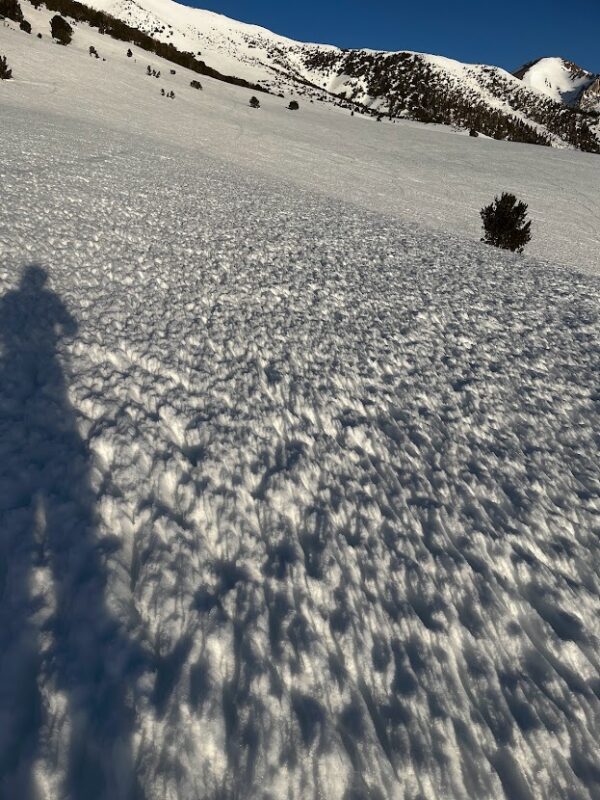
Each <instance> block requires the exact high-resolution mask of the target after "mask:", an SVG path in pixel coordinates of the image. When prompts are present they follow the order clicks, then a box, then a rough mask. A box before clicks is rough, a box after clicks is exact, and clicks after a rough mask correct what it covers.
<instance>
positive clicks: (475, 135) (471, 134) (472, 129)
mask: <svg viewBox="0 0 600 800" xmlns="http://www.w3.org/2000/svg"><path fill="white" fill-rule="evenodd" d="M469 136H472V137H473V138H474V139H477V137H478V136H479V132H478V131H476V130H475V128H471V130H470V131H469Z"/></svg>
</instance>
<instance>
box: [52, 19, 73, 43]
mask: <svg viewBox="0 0 600 800" xmlns="http://www.w3.org/2000/svg"><path fill="white" fill-rule="evenodd" d="M50 30H51V31H52V38H53V39H56V41H57V42H58V43H59V44H62V45H65V46H66V45H68V44H71V39H72V38H73V28H72V27H71V26H70V25H69V23H68V22H67V20H66V19H63V18H62V17H61V16H60V14H55V15H54V16H53V17H52V19H51V20H50Z"/></svg>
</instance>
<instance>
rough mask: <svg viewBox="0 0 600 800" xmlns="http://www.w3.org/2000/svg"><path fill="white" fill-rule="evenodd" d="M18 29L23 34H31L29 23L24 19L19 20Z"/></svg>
mask: <svg viewBox="0 0 600 800" xmlns="http://www.w3.org/2000/svg"><path fill="white" fill-rule="evenodd" d="M19 28H20V29H21V30H22V31H25V33H31V22H27V20H26V19H23V20H21V22H20V23H19Z"/></svg>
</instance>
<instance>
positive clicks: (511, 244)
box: [480, 192, 531, 253]
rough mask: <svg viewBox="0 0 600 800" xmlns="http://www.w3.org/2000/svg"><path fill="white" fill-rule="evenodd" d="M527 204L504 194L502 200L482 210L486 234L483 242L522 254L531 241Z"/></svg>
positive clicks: (507, 193) (499, 199)
mask: <svg viewBox="0 0 600 800" xmlns="http://www.w3.org/2000/svg"><path fill="white" fill-rule="evenodd" d="M527 208H528V206H527V203H524V202H523V201H522V200H517V198H516V197H515V196H514V194H510V193H509V192H503V193H502V195H501V196H500V198H498V197H496V198H494V202H493V203H491V204H490V205H489V206H485V208H482V209H481V212H480V213H481V219H482V220H483V229H484V231H485V234H484V236H483V238H482V240H481V241H482V242H485V243H486V244H490V245H492V246H493V247H500V248H502V249H503V250H511V251H512V252H513V253H514V252H516V253H522V252H523V249H524V247H525V245H526V244H527V243H528V242H530V241H531V221H527Z"/></svg>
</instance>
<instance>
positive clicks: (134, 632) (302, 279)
mask: <svg viewBox="0 0 600 800" xmlns="http://www.w3.org/2000/svg"><path fill="white" fill-rule="evenodd" d="M24 5H25V4H24ZM27 15H28V18H29V17H30V18H31V21H32V23H33V25H34V36H32V37H28V36H27V35H26V34H24V33H22V32H20V31H16V30H14V29H13V28H12V27H10V26H9V27H2V28H0V52H3V53H7V55H8V60H9V63H10V64H11V66H12V67H13V69H14V75H15V77H14V79H13V80H11V81H4V82H0V103H1V108H2V125H3V129H2V130H3V134H4V135H3V148H2V152H1V154H0V181H1V185H2V210H1V212H0V531H1V535H0V548H1V550H0V720H1V724H0V796H2V797H7V798H11V799H12V798H19V799H20V798H24V800H30V798H31V800H58V798H60V799H61V800H63V799H65V800H81V799H82V798H85V799H86V800H88V798H90V799H93V800H141V798H143V799H144V800H197V799H198V798H203V799H204V798H206V800H233V799H234V798H235V799H236V800H256V798H261V799H262V800H267V798H269V800H284V799H285V800H306V799H307V798H314V800H322V799H323V798H327V800H388V798H389V800H408V799H410V800H417V798H419V800H421V798H427V800H448V799H449V798H451V799H452V800H473V798H477V800H502V799H503V798H504V799H505V800H532V799H533V798H535V800H538V798H539V799H540V800H573V798H595V797H596V796H597V795H598V785H599V784H598V776H599V775H600V763H599V758H598V748H597V742H598V739H599V738H600V726H599V720H600V656H599V652H600V648H599V644H600V642H599V639H600V630H599V625H598V620H599V618H600V616H599V615H600V578H599V575H600V549H599V540H598V514H599V513H600V467H599V464H598V458H597V452H598V411H599V409H600V405H599V404H600V389H599V385H598V371H599V368H600V364H599V363H598V358H599V354H600V341H599V340H600V312H599V307H598V297H599V292H600V278H599V277H598V276H594V275H588V276H586V275H585V274H583V272H582V271H581V269H584V268H585V269H589V270H590V271H593V270H594V269H596V270H597V268H598V261H597V252H598V248H597V238H596V239H594V238H593V237H594V236H596V237H597V230H595V228H594V225H595V220H596V219H597V216H598V215H597V211H598V205H597V204H598V195H597V191H596V188H597V177H598V173H597V172H596V170H598V169H600V165H599V161H600V160H598V159H597V158H595V157H593V156H589V155H585V154H582V153H577V152H567V151H556V152H553V151H549V150H547V149H543V148H535V147H526V146H519V145H514V146H513V145H507V144H502V143H498V142H492V141H481V140H479V139H471V138H470V137H465V136H458V135H453V134H451V133H450V132H448V131H444V130H440V129H437V128H425V127H423V126H420V125H417V124H414V123H398V124H388V123H385V122H384V123H381V124H378V123H376V122H375V121H372V120H369V119H361V118H357V117H350V116H349V114H347V113H343V112H342V111H341V110H339V109H334V108H331V107H329V106H323V105H321V104H318V103H315V104H314V105H311V104H309V103H307V102H305V101H301V105H300V109H299V111H298V112H294V113H292V112H288V111H287V110H286V107H285V106H286V102H285V101H286V100H287V99H288V98H285V99H281V98H276V97H269V96H265V98H262V97H261V108H260V109H258V110H255V109H250V108H249V107H248V99H249V97H248V95H249V92H248V91H246V90H242V89H239V88H237V87H233V86H228V85H224V84H222V83H218V82H216V81H211V80H210V79H206V80H205V79H204V78H203V79H202V83H203V85H204V90H203V91H202V92H198V91H196V90H194V89H192V88H191V87H190V86H189V81H190V79H191V78H193V77H194V74H193V73H188V72H187V71H186V70H183V69H179V68H178V69H177V70H176V74H175V75H171V74H170V71H169V65H168V63H167V62H163V61H161V60H160V59H156V58H154V57H153V56H150V55H149V54H147V53H144V52H143V51H140V50H138V49H137V48H132V50H133V53H132V57H131V58H127V56H126V53H125V50H126V45H125V43H123V42H114V41H112V40H109V39H108V38H107V37H103V36H100V35H99V34H98V33H97V32H96V31H92V30H89V29H88V28H87V27H86V26H84V25H77V26H76V29H75V33H74V39H73V44H72V45H70V46H69V47H67V48H64V47H60V46H58V45H57V44H54V43H52V42H51V41H50V39H49V36H48V30H47V28H48V18H49V14H48V13H47V12H46V11H45V10H44V9H40V10H39V11H34V10H33V9H31V10H30V9H29V6H27ZM38 29H39V31H42V30H43V38H42V40H38V39H37V38H35V34H36V33H37V32H38ZM90 44H93V45H94V46H95V47H96V49H97V51H98V52H99V54H100V58H98V59H96V58H93V57H90V56H89V55H88V47H89V45H90ZM102 58H106V61H103V60H102ZM148 62H151V63H152V65H153V67H155V68H156V69H157V70H160V72H161V76H162V77H161V78H160V79H156V78H153V77H151V76H146V75H145V71H146V65H147V64H148ZM195 77H197V76H195ZM160 88H166V89H168V90H169V91H174V92H175V98H174V99H173V100H171V99H167V98H166V97H163V96H161V94H160ZM517 184H518V185H517ZM515 185H517V186H516V189H515V190H516V191H517V192H518V194H519V196H520V197H521V196H522V197H523V198H524V199H525V200H529V201H530V211H531V215H532V217H533V220H534V222H535V227H534V233H535V236H536V238H537V247H538V250H537V251H535V250H534V249H533V248H532V252H537V253H538V254H543V255H544V256H545V258H546V261H545V262H544V261H541V260H535V259H533V258H527V257H517V256H513V255H508V254H504V253H501V252H499V251H497V250H494V249H492V248H489V247H486V246H485V245H483V244H481V243H479V242H478V241H477V239H478V237H479V231H478V211H479V208H480V207H481V205H482V201H484V202H485V201H486V200H490V199H491V198H492V197H493V195H494V194H495V193H498V192H500V191H501V190H502V189H504V188H514V187H515ZM559 189H560V192H561V193H560V194H559ZM350 199H351V200H353V201H354V202H349V200H350ZM586 225H588V227H586ZM534 241H535V240H534ZM553 252H554V253H556V254H557V256H556V257H557V260H558V258H559V255H558V254H560V260H561V262H562V263H563V264H570V265H571V266H573V265H574V266H578V267H580V269H579V270H577V269H572V268H571V269H569V268H565V267H564V266H561V267H560V268H559V267H557V266H556V265H555V264H554V263H552V254H553Z"/></svg>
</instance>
